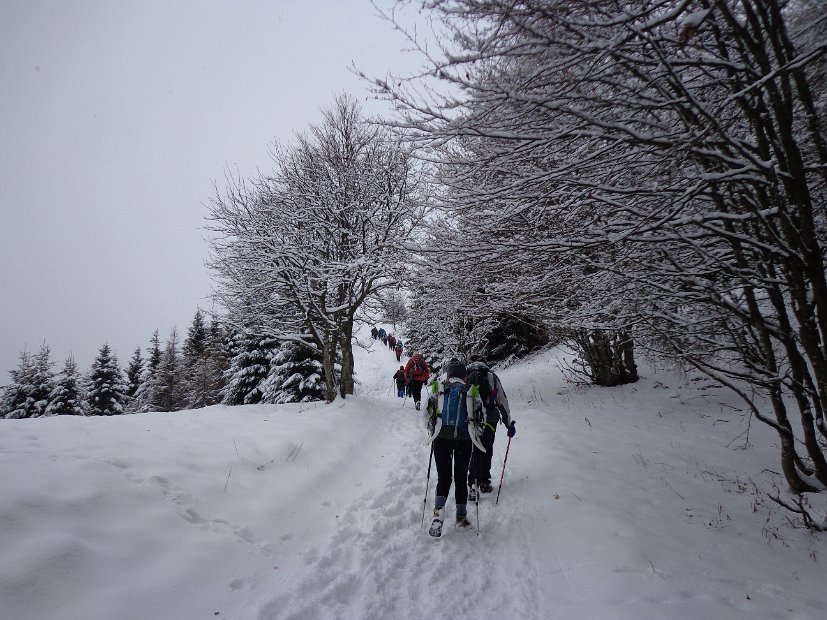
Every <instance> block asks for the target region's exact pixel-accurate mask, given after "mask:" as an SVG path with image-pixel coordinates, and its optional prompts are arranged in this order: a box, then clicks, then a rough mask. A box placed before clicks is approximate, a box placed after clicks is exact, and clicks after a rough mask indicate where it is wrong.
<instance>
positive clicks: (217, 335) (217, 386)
mask: <svg viewBox="0 0 827 620" xmlns="http://www.w3.org/2000/svg"><path fill="white" fill-rule="evenodd" d="M229 344H230V338H229V334H228V332H227V330H226V329H225V328H224V327H223V326H222V325H221V323H219V322H218V321H215V320H214V321H212V322H211V323H210V333H209V342H208V349H209V363H208V366H207V385H208V389H207V393H206V395H205V405H215V404H218V403H220V402H221V398H222V396H221V393H222V390H223V389H224V385H225V383H226V381H225V377H224V375H225V373H226V371H227V369H228V368H229V365H230V358H229Z"/></svg>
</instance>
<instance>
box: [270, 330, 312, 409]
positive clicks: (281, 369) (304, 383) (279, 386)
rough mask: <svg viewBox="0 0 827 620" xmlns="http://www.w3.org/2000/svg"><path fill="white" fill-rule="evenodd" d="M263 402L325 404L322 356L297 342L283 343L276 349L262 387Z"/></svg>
mask: <svg viewBox="0 0 827 620" xmlns="http://www.w3.org/2000/svg"><path fill="white" fill-rule="evenodd" d="M261 390H262V401H263V402H266V403H274V404H281V403H296V402H302V403H306V402H310V401H316V400H325V399H326V396H325V382H324V367H323V365H322V360H321V355H320V354H319V353H318V352H317V351H314V350H313V349H312V348H310V347H307V346H303V345H301V344H299V343H296V342H282V343H281V344H280V345H279V346H278V347H277V348H275V349H273V351H272V354H271V357H270V372H269V374H268V375H267V379H266V380H265V381H264V382H263V383H262V385H261Z"/></svg>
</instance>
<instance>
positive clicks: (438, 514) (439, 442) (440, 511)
mask: <svg viewBox="0 0 827 620" xmlns="http://www.w3.org/2000/svg"><path fill="white" fill-rule="evenodd" d="M465 378H466V370H465V364H463V363H462V362H460V361H459V360H458V359H456V358H452V359H451V360H449V361H448V362H447V363H446V364H445V366H444V374H443V376H442V377H441V379H442V382H441V383H442V386H440V385H439V382H436V386H435V387H436V392H434V393H432V394H431V395H430V396H429V398H428V406H427V411H428V429H429V431H430V432H431V434H433V432H434V429H435V426H436V419H437V417H438V416H440V415H441V412H442V406H443V402H444V393H445V392H446V391H450V389H451V387H452V386H454V385H456V384H461V385H462V386H463V387H465ZM469 400H470V399H469ZM466 411H467V410H466ZM433 444H434V445H433V447H434V462H435V463H436V472H437V483H436V498H435V499H434V516H433V521H432V522H431V523H432V525H431V531H430V533H431V535H432V536H440V535H441V528H442V522H443V521H444V513H445V503H446V502H447V501H448V492H449V491H450V490H451V483H452V482H453V483H454V500H455V503H456V524H457V527H458V528H462V529H465V528H469V527H470V526H471V523H470V521H468V488H467V487H466V482H467V476H468V463H469V461H470V460H471V447H472V443H471V435H470V434H469V431H468V428H467V426H465V427H464V428H463V430H459V427H458V426H446V425H442V426H441V428H440V430H439V432H438V433H437V435H436V436H435V437H434V438H433ZM435 522H436V523H438V525H437V526H434V523H435ZM435 528H436V529H435Z"/></svg>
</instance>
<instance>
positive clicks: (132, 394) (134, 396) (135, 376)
mask: <svg viewBox="0 0 827 620" xmlns="http://www.w3.org/2000/svg"><path fill="white" fill-rule="evenodd" d="M143 383H144V357H143V355H142V354H141V347H138V348H136V349H135V351H134V352H133V353H132V357H131V358H130V360H129V364H128V365H127V367H126V396H127V398H128V399H129V403H130V406H129V408H130V409H133V404H137V400H138V391H139V390H140V389H141V385H143ZM135 410H136V411H137V410H138V409H135Z"/></svg>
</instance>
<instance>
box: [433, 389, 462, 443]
mask: <svg viewBox="0 0 827 620" xmlns="http://www.w3.org/2000/svg"><path fill="white" fill-rule="evenodd" d="M467 393H468V386H467V385H465V384H464V383H459V382H454V383H448V384H447V385H446V386H445V391H444V392H443V397H442V412H441V414H440V415H441V417H442V428H443V429H444V428H446V427H448V428H449V429H450V428H453V432H452V433H451V434H453V436H454V437H458V438H462V439H465V438H467V437H469V434H468V405H467V402H466V398H465V396H466V394H467ZM449 432H450V431H449Z"/></svg>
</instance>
